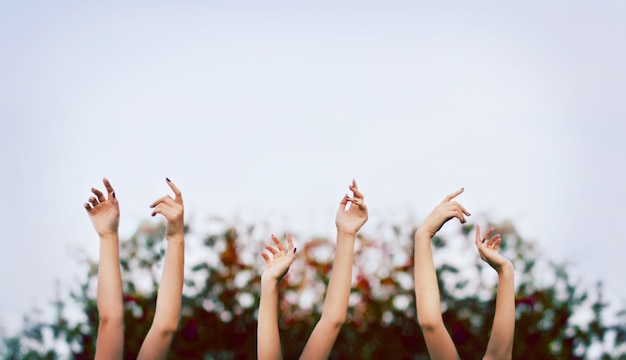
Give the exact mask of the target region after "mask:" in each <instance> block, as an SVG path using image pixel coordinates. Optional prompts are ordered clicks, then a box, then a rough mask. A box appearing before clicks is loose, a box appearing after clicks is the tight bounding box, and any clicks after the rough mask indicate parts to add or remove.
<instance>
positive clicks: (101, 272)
mask: <svg viewBox="0 0 626 360" xmlns="http://www.w3.org/2000/svg"><path fill="white" fill-rule="evenodd" d="M97 305H98V314H99V316H100V324H103V323H108V322H116V323H122V324H123V321H124V306H123V299H122V275H121V270H120V253H119V236H118V235H117V234H111V235H108V236H105V237H102V238H100V260H99V264H98V295H97Z"/></svg>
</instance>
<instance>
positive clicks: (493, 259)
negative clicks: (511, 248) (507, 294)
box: [475, 225, 513, 273]
mask: <svg viewBox="0 0 626 360" xmlns="http://www.w3.org/2000/svg"><path fill="white" fill-rule="evenodd" d="M494 231H495V230H494V228H491V229H489V230H487V232H486V233H485V235H484V236H480V225H476V240H475V243H476V248H478V253H479V254H480V258H481V259H482V260H483V261H485V262H486V263H487V264H489V266H491V267H492V268H494V270H496V271H497V272H498V273H499V272H500V271H502V269H503V268H504V267H507V266H511V267H512V265H513V264H512V263H511V261H510V260H509V259H507V258H505V257H504V256H502V254H500V253H499V252H498V248H499V247H500V242H501V241H502V237H501V236H500V234H496V235H494V236H493V237H491V238H490V236H491V235H492V234H493V232H494Z"/></svg>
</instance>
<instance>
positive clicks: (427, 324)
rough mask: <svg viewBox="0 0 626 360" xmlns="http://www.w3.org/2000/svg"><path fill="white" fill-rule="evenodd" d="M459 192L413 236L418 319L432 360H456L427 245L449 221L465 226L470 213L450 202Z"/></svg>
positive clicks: (429, 248)
mask: <svg viewBox="0 0 626 360" xmlns="http://www.w3.org/2000/svg"><path fill="white" fill-rule="evenodd" d="M462 192H463V189H460V190H458V191H456V192H454V193H452V194H450V195H448V196H446V197H445V198H444V199H443V201H442V202H441V203H439V205H437V206H436V207H435V209H434V210H433V211H432V212H431V213H430V215H428V217H427V218H426V220H424V223H423V224H422V226H420V227H419V228H418V230H417V232H416V233H415V249H414V253H415V268H414V271H415V305H416V308H417V319H418V322H419V325H420V327H421V329H422V332H423V333H424V339H425V340H426V346H427V347H428V353H429V355H430V358H431V359H434V360H436V359H444V360H449V359H458V358H459V354H458V353H457V351H456V347H455V346H454V343H453V342H452V338H451V337H450V334H449V333H448V331H447V330H446V328H445V325H444V323H443V318H442V316H441V303H440V298H439V286H438V285H437V275H436V272H435V266H434V264H433V256H432V249H431V245H430V242H431V239H432V238H433V236H435V234H436V233H437V231H439V229H441V227H442V226H443V224H445V223H446V222H447V221H448V220H450V219H452V218H457V219H459V221H460V222H461V223H465V215H467V216H469V215H470V213H469V212H468V211H467V210H465V208H464V207H463V206H462V205H461V204H459V203H457V202H456V201H453V199H454V198H455V197H457V196H458V195H460V194H461V193H462Z"/></svg>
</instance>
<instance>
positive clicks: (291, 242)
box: [286, 233, 296, 253]
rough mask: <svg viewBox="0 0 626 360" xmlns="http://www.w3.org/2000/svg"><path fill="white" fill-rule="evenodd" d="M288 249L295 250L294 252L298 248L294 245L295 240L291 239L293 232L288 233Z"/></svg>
mask: <svg viewBox="0 0 626 360" xmlns="http://www.w3.org/2000/svg"><path fill="white" fill-rule="evenodd" d="M286 235H287V249H289V251H293V252H294V253H295V252H296V248H295V247H294V246H293V240H292V239H291V234H290V233H287V234H286Z"/></svg>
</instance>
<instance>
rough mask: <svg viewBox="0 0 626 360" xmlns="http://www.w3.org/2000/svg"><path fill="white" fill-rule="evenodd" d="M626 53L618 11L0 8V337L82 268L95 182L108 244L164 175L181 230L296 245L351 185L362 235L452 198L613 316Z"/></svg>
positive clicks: (141, 215)
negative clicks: (534, 250)
mask: <svg viewBox="0 0 626 360" xmlns="http://www.w3.org/2000/svg"><path fill="white" fill-rule="evenodd" d="M625 39H626V3H624V2H621V1H612V2H611V1H606V2H586V1H574V2H572V1H551V2H548V3H546V2H543V1H530V2H524V4H509V3H506V4H505V3H502V2H498V1H483V2H480V4H477V3H472V4H468V3H460V2H459V3H451V2H447V3H446V4H438V5H427V4H423V3H421V2H416V1H399V2H395V3H394V4H390V3H389V2H377V3H375V2H362V1H358V2H357V1H351V2H343V3H342V5H338V4H335V3H334V2H327V1H315V2H310V3H309V4H307V5H303V4H294V3H285V2H276V1H265V2H251V1H238V2H210V1H197V2H188V1H187V2H176V3H172V2H159V1H156V2H155V1H153V2H145V3H135V4H127V3H126V2H121V1H119V2H107V3H106V4H104V3H102V4H87V3H85V2H79V1H55V2H42V1H3V2H0V126H1V127H0V146H1V148H2V151H1V153H0V156H1V158H0V161H1V166H2V176H1V177H0V186H1V188H2V189H3V191H4V193H3V196H2V198H3V200H4V201H2V205H1V207H0V211H1V213H0V221H1V222H2V223H1V226H0V228H1V229H2V230H3V231H4V234H3V236H2V240H1V241H2V249H1V250H0V294H1V295H0V327H5V328H9V329H13V328H14V327H16V326H17V325H18V324H19V321H20V318H21V314H22V313H25V312H26V311H28V310H29V309H31V308H32V307H33V306H40V307H45V306H47V305H46V304H47V302H48V300H50V299H51V298H52V297H53V294H54V282H55V280H56V279H60V280H61V282H62V283H63V284H66V285H71V284H73V283H75V281H76V279H77V278H78V276H79V274H78V273H77V271H78V269H79V267H78V265H77V264H76V260H75V259H76V255H75V249H77V248H82V249H85V250H86V251H88V252H89V253H91V254H94V255H95V254H97V244H98V240H97V237H96V235H95V232H94V231H93V230H92V228H91V224H90V222H89V220H88V218H87V215H86V214H85V211H84V209H83V208H82V203H83V202H84V201H85V200H86V199H87V198H88V197H89V196H90V192H89V189H90V188H91V187H92V186H98V187H101V182H100V179H101V178H102V177H103V176H107V177H108V178H109V179H110V180H111V182H112V183H113V185H114V186H115V188H116V191H117V194H118V197H119V199H120V202H121V210H122V229H121V231H122V235H129V234H131V233H132V231H133V230H134V228H135V227H136V226H137V225H138V223H139V221H141V220H143V219H146V218H148V217H149V214H150V210H149V209H148V205H149V204H150V203H151V202H152V201H153V200H155V199H156V198H158V197H160V196H162V195H164V194H165V193H167V190H168V188H167V186H166V185H165V182H164V178H165V177H166V176H168V177H170V178H171V179H172V180H173V181H175V182H176V183H177V184H178V185H179V187H180V188H181V189H182V190H183V194H184V196H185V201H186V214H187V216H188V217H193V218H195V219H200V220H201V219H204V218H206V217H208V216H210V215H221V216H225V217H234V216H244V217H249V218H257V219H267V218H278V219H281V221H282V224H283V225H284V227H285V228H290V229H292V230H294V231H297V232H300V233H301V234H303V237H308V236H311V235H313V234H324V235H327V234H332V232H333V229H334V224H333V219H334V213H335V209H336V204H337V201H338V200H339V199H340V198H341V196H342V195H343V194H344V193H345V191H346V186H347V185H348V183H349V181H350V180H351V179H352V178H356V179H357V181H358V182H359V185H360V187H361V189H362V190H363V192H364V193H365V195H366V200H367V203H368V204H369V207H370V221H369V222H368V224H366V226H365V227H364V229H363V231H364V232H368V230H369V229H371V230H369V231H373V229H374V227H373V225H372V224H376V223H378V222H380V221H384V220H393V219H394V218H396V217H398V218H401V219H402V220H404V219H406V218H407V217H408V216H410V215H414V216H415V217H416V219H417V220H419V219H423V217H424V216H425V215H426V214H427V213H428V212H429V211H430V210H431V208H432V207H433V206H434V205H435V204H436V203H437V202H438V201H439V200H440V198H441V197H442V196H443V195H445V194H447V193H449V192H451V191H453V190H456V189H457V188H459V187H461V186H464V187H465V188H466V192H465V194H463V195H462V197H461V198H460V199H459V200H460V201H461V202H462V203H463V204H464V205H465V206H466V207H467V208H468V209H469V210H470V211H471V212H472V213H474V214H488V215H489V216H490V217H491V218H493V219H511V220H513V221H514V223H515V224H516V225H517V226H518V228H519V230H520V231H521V233H522V235H523V236H525V237H526V238H527V239H531V240H535V241H537V242H538V243H539V244H540V246H541V248H542V249H543V250H544V251H545V253H546V255H547V256H548V257H550V258H553V259H555V260H567V261H569V262H571V263H572V264H573V265H574V268H573V270H574V271H575V273H576V274H577V275H578V276H580V277H581V278H582V279H585V281H588V282H590V283H592V282H593V281H595V280H596V279H602V280H604V281H605V282H606V284H607V290H608V291H609V293H611V294H613V295H614V296H618V297H621V298H622V299H626V290H625V288H624V286H623V276H624V274H626V262H625V261H623V259H624V252H625V250H626V245H625V243H624V241H623V239H622V234H623V230H622V228H621V226H623V225H622V224H623V223H624V221H623V206H624V204H625V203H626V171H625V168H624V156H625V155H626V142H625V136H626V122H625V121H624V120H625V119H624V118H625V115H626V101H624V97H625V94H626V66H625V65H624V64H626V42H625ZM475 218H476V219H477V220H481V219H482V220H484V219H485V218H484V217H480V216H475ZM368 227H369V229H368ZM279 230H282V229H279Z"/></svg>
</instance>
